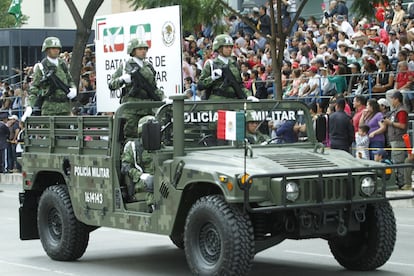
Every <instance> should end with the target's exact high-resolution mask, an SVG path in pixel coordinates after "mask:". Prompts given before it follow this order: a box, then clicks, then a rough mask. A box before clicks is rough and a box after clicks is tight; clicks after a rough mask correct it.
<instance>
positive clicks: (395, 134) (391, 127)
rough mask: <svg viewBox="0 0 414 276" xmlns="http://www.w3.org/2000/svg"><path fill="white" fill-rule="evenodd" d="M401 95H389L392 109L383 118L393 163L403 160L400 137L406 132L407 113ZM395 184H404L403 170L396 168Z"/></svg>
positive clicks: (399, 162)
mask: <svg viewBox="0 0 414 276" xmlns="http://www.w3.org/2000/svg"><path fill="white" fill-rule="evenodd" d="M402 102H403V96H402V94H401V92H399V91H396V92H394V94H392V95H391V105H392V107H393V110H392V111H391V112H390V114H389V115H388V116H387V117H386V118H385V119H384V120H383V124H384V125H385V126H387V134H388V139H389V142H390V145H391V148H392V150H391V160H392V162H393V163H394V164H401V163H404V161H405V150H401V149H403V148H405V143H404V140H403V138H402V136H403V135H404V134H406V133H407V126H408V124H407V123H408V113H407V111H406V110H405V109H404V107H403V104H402ZM396 176H397V179H396V184H397V186H398V187H399V188H402V187H403V186H404V184H405V183H404V178H403V177H404V176H403V170H402V169H397V173H396Z"/></svg>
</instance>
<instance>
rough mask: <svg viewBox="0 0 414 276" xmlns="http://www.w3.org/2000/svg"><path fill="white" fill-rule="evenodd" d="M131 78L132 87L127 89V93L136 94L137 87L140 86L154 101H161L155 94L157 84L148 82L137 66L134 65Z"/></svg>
mask: <svg viewBox="0 0 414 276" xmlns="http://www.w3.org/2000/svg"><path fill="white" fill-rule="evenodd" d="M131 80H132V84H133V88H132V89H131V91H129V95H131V96H135V95H138V90H139V88H142V89H143V90H145V92H147V95H148V96H149V97H150V98H151V99H153V100H154V101H162V99H161V97H160V96H158V95H157V94H155V91H156V90H157V89H158V88H157V86H155V85H154V84H152V83H150V82H149V81H148V80H147V79H146V78H144V76H143V75H142V74H141V72H140V70H139V67H135V68H134V70H132V72H131Z"/></svg>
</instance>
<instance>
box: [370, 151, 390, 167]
mask: <svg viewBox="0 0 414 276" xmlns="http://www.w3.org/2000/svg"><path fill="white" fill-rule="evenodd" d="M373 153H374V161H376V162H380V163H384V164H388V165H392V161H391V160H390V159H388V153H387V152H386V151H385V150H384V149H379V150H375V151H374V152H373Z"/></svg>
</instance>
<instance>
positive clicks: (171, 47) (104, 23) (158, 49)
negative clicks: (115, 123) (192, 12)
mask: <svg viewBox="0 0 414 276" xmlns="http://www.w3.org/2000/svg"><path fill="white" fill-rule="evenodd" d="M180 16H181V15H180V6H171V7H164V8H157V9H148V10H139V11H134V12H127V13H119V14H111V15H106V16H99V17H97V18H96V20H95V24H96V26H95V30H96V31H95V34H96V37H95V53H96V98H97V109H98V112H113V111H115V110H116V109H117V107H118V106H119V97H120V94H121V91H111V90H109V88H108V82H109V80H110V78H111V75H112V74H113V73H114V72H115V71H116V69H117V68H118V67H119V66H120V65H121V64H123V63H124V62H125V61H126V60H128V59H129V57H130V56H129V54H128V53H127V46H128V42H129V41H130V40H131V39H133V38H138V39H143V40H146V41H147V43H148V45H149V46H150V48H149V50H148V54H147V60H148V61H149V62H150V63H151V64H152V65H153V66H154V69H155V71H156V81H157V86H158V87H159V88H160V89H162V90H163V91H164V94H165V95H166V96H170V95H174V94H180V93H182V48H181V38H182V35H181V20H180V18H181V17H180Z"/></svg>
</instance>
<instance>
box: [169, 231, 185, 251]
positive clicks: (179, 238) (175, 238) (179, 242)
mask: <svg viewBox="0 0 414 276" xmlns="http://www.w3.org/2000/svg"><path fill="white" fill-rule="evenodd" d="M170 239H171V241H172V243H173V244H174V245H175V246H177V247H178V248H179V249H184V236H183V234H182V233H181V234H178V235H170Z"/></svg>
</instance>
